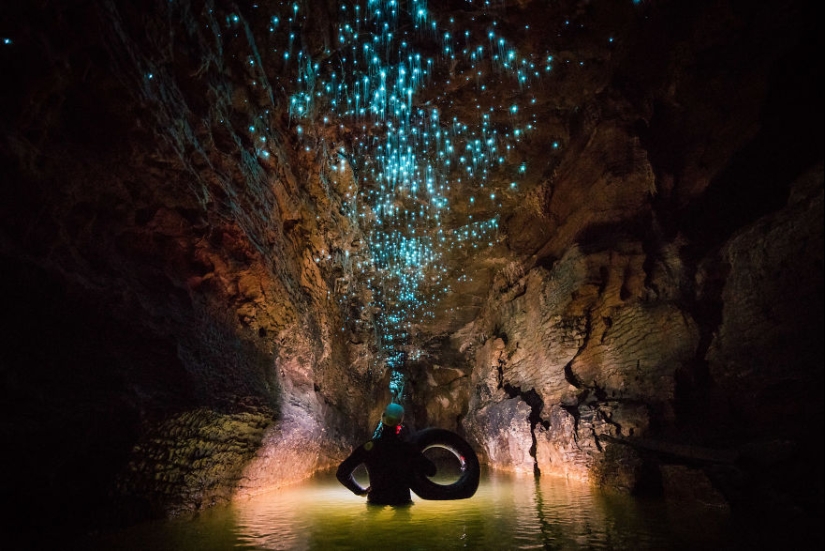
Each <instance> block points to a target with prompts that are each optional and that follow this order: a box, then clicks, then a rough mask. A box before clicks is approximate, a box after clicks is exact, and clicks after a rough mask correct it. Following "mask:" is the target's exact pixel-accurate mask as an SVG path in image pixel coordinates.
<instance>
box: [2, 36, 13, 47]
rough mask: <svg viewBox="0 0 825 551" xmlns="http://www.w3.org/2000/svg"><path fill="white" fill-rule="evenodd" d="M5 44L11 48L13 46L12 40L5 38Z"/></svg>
mask: <svg viewBox="0 0 825 551" xmlns="http://www.w3.org/2000/svg"><path fill="white" fill-rule="evenodd" d="M3 44H5V45H6V46H11V45H12V40H11V38H3Z"/></svg>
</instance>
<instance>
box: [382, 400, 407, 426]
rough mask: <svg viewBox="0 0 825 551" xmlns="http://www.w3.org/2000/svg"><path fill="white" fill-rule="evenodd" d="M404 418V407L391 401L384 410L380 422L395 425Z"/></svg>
mask: <svg viewBox="0 0 825 551" xmlns="http://www.w3.org/2000/svg"><path fill="white" fill-rule="evenodd" d="M403 420H404V408H403V407H401V405H400V404H395V403H392V404H390V405H388V406H387V408H386V409H385V410H384V414H383V415H382V416H381V422H382V423H383V424H385V425H386V426H388V427H395V426H397V425H400V424H401V421H403Z"/></svg>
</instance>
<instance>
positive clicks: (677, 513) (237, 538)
mask: <svg viewBox="0 0 825 551" xmlns="http://www.w3.org/2000/svg"><path fill="white" fill-rule="evenodd" d="M364 482H365V481H364ZM414 499H415V498H414ZM727 526H728V524H727V519H726V517H725V515H724V514H722V513H721V512H720V511H716V510H709V509H702V510H689V509H685V508H683V507H682V508H680V507H676V508H671V507H667V506H666V505H665V504H664V502H661V501H639V500H636V499H633V498H630V497H625V496H608V495H604V494H601V493H599V492H595V491H593V490H592V489H591V488H589V487H588V486H586V485H582V484H580V483H577V482H569V481H565V480H561V479H554V478H549V477H544V478H540V479H534V478H532V477H515V476H511V475H504V474H491V473H486V474H485V475H484V476H483V477H482V481H481V484H480V486H479V489H478V492H477V493H476V495H475V496H474V497H472V498H471V499H466V500H460V501H426V500H422V499H415V503H414V504H413V505H410V506H403V507H390V506H374V505H367V504H366V502H365V500H364V498H359V497H356V496H354V495H352V494H351V493H350V492H349V491H348V490H346V489H345V488H343V487H342V486H341V485H340V484H338V482H337V481H336V480H335V478H334V477H333V476H332V475H331V474H325V475H322V476H318V477H315V478H314V479H312V480H310V481H308V482H306V483H304V484H301V485H298V486H294V487H290V488H286V489H283V490H279V491H276V492H273V493H270V494H267V495H263V496H258V497H255V498H252V499H250V500H248V501H244V502H241V503H236V504H234V505H232V506H231V507H227V508H220V509H214V510H210V511H208V512H206V513H204V514H203V515H201V516H200V517H199V518H198V519H196V520H191V521H178V522H166V523H155V524H148V525H143V526H140V527H135V528H133V529H131V530H128V531H126V532H123V533H120V534H114V535H108V536H101V537H98V538H97V539H96V540H95V541H91V542H88V545H87V547H86V548H87V549H109V550H116V549H123V550H132V549H141V550H143V549H153V550H165V549H168V550H174V551H190V550H196V549H197V550H199V551H209V550H222V551H223V550H228V549H241V550H321V549H323V550H328V549H339V550H347V549H352V550H355V549H358V550H362V549H393V550H395V549H404V550H432V549H438V550H451V549H491V550H493V549H494V550H502V549H505V550H506V549H558V550H566V549H633V550H638V549H724V548H733V546H732V545H730V541H729V538H728V537H727V535H726V534H727V532H726V530H727Z"/></svg>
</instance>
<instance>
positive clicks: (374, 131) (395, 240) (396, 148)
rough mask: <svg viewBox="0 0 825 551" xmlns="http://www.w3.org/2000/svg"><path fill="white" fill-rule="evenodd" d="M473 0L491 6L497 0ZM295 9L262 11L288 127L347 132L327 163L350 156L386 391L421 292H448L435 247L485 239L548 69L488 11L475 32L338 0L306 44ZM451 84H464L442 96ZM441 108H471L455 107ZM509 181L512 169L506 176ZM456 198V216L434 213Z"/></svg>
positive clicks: (414, 7)
mask: <svg viewBox="0 0 825 551" xmlns="http://www.w3.org/2000/svg"><path fill="white" fill-rule="evenodd" d="M468 3H472V2H468ZM477 4H479V5H483V6H482V8H487V7H489V8H498V7H500V6H499V4H501V2H477ZM303 9H304V8H303V5H302V4H299V3H297V2H296V3H292V4H291V5H290V6H289V9H288V10H287V12H286V13H284V14H281V15H277V16H271V17H270V18H269V31H270V33H274V34H279V33H280V38H281V40H280V41H279V42H278V44H280V45H281V51H280V52H279V55H280V56H281V57H282V60H283V62H284V65H285V66H287V67H291V68H292V71H293V72H294V73H293V74H294V75H295V76H294V83H295V86H294V88H293V89H292V91H291V92H290V96H289V106H288V109H289V115H290V117H291V119H292V120H293V121H295V123H296V124H295V126H294V129H295V132H296V134H297V135H299V136H300V137H302V138H304V139H307V140H310V138H312V139H313V140H314V143H317V135H318V134H319V133H320V132H323V127H324V126H330V127H331V126H336V127H339V128H342V129H344V128H345V129H347V130H348V131H349V132H350V133H351V136H352V139H351V141H350V142H349V143H348V144H347V146H346V148H343V147H342V148H341V150H340V151H339V154H340V157H341V159H342V160H341V163H340V166H338V165H336V164H332V165H331V166H330V167H329V169H328V170H329V172H330V175H329V177H330V178H331V179H332V180H335V179H336V177H341V176H342V175H343V173H344V172H345V171H346V169H347V168H352V169H354V168H355V167H354V166H353V167H347V166H346V164H347V162H346V160H350V161H351V162H352V163H353V165H355V166H357V181H356V182H355V184H356V186H355V187H356V188H357V189H354V190H353V194H354V195H357V198H356V200H355V203H356V208H357V210H358V212H357V215H358V217H359V220H360V224H361V227H362V229H363V230H364V231H365V234H366V237H367V242H368V246H369V252H370V254H369V259H368V260H367V263H368V264H369V265H370V268H371V270H370V273H371V274H372V275H371V277H369V278H367V284H368V285H369V286H370V291H371V296H372V297H373V300H374V304H373V305H372V306H373V307H374V310H375V311H377V312H378V314H377V316H376V319H375V324H376V329H377V331H378V336H379V339H380V342H381V346H382V351H383V359H384V361H385V362H386V364H387V366H388V367H389V368H390V369H391V370H392V373H393V378H392V381H393V382H392V384H391V391H392V392H393V394H395V395H399V394H401V393H402V392H403V386H404V385H403V376H402V375H401V374H400V373H401V372H400V371H398V370H400V369H401V368H402V367H403V363H404V361H405V359H408V358H410V357H411V354H412V355H414V354H415V346H413V345H412V343H411V340H412V339H413V337H414V335H415V326H416V325H417V324H419V323H421V322H425V321H426V320H427V319H428V318H432V317H433V305H434V304H435V302H436V301H438V300H439V299H440V298H441V297H443V296H444V294H446V293H449V292H451V286H450V284H449V283H448V282H447V281H448V277H447V276H448V275H449V271H448V267H447V266H446V262H444V259H445V258H446V255H447V254H448V253H449V254H454V253H455V252H456V249H466V250H473V249H478V248H480V247H485V248H486V247H489V246H491V245H493V244H495V242H496V241H497V234H498V224H499V218H498V215H497V208H498V207H499V206H500V201H501V200H502V198H500V197H497V195H496V193H495V192H494V190H493V189H492V186H490V181H491V179H493V178H508V179H512V178H518V177H519V176H520V175H523V174H524V173H525V172H526V171H527V165H526V163H525V162H523V161H518V162H515V163H514V162H513V159H512V155H511V154H512V153H513V151H514V149H515V148H516V147H517V144H518V142H519V141H520V140H522V139H523V138H524V137H525V136H526V135H527V134H529V133H530V132H531V131H533V130H534V129H535V128H536V124H537V121H536V120H535V118H534V117H535V116H534V115H530V114H529V113H530V111H531V110H530V109H529V107H530V106H531V105H533V104H535V102H536V100H535V98H534V97H533V96H532V94H531V93H530V88H531V86H533V85H534V84H535V83H536V82H538V81H539V80H540V79H542V78H543V77H544V76H545V75H547V74H550V73H551V72H552V70H553V63H554V57H553V55H551V54H550V53H549V52H546V53H544V54H542V55H540V56H536V55H535V54H533V55H530V56H524V55H521V54H520V53H519V51H518V49H517V48H516V47H515V45H514V44H512V43H511V42H510V41H509V40H508V39H507V38H506V37H505V36H503V35H502V34H501V33H500V31H499V30H498V23H497V22H496V21H495V18H493V17H489V18H488V19H489V21H490V23H489V26H488V28H487V29H486V30H485V31H484V32H483V33H482V34H478V35H476V34H474V32H471V31H470V30H468V29H467V28H464V26H466V27H468V28H469V27H470V26H471V25H467V21H464V22H463V23H461V22H458V21H456V19H454V18H450V19H449V21H446V22H444V23H441V22H439V21H437V20H436V19H435V17H433V15H432V13H431V12H430V10H429V8H428V6H427V3H426V1H425V0H406V1H399V0H361V1H351V2H344V3H341V4H340V5H339V6H338V14H337V21H338V23H337V27H336V29H335V32H334V33H333V36H332V40H331V41H330V43H328V44H326V47H325V49H324V50H323V51H317V50H316V51H314V53H312V54H311V53H310V52H309V51H307V50H304V49H303V48H300V47H299V44H300V25H301V23H302V22H305V21H307V16H306V14H304V13H302V10H303ZM230 23H231V22H230ZM474 27H476V28H477V26H474ZM508 82H509V83H510V84H509V85H508V84H507V83H508ZM502 83H504V84H505V86H509V89H510V90H511V93H508V94H507V97H508V99H507V102H506V104H501V101H503V100H501V99H499V100H497V103H496V104H491V102H490V101H486V102H484V104H482V101H480V97H481V96H483V95H484V94H485V93H487V92H488V90H489V89H491V88H492V86H491V85H492V84H495V87H496V88H499V89H500V88H501V85H502ZM451 89H452V90H456V89H461V90H470V91H472V92H473V93H474V94H475V95H476V97H475V98H474V99H472V100H470V103H469V104H464V103H462V104H461V105H453V103H452V101H455V100H451V99H450V97H448V91H450V90H451ZM468 107H469V108H470V109H469V110H468ZM451 112H457V113H459V112H460V113H462V114H463V116H464V117H466V116H467V113H468V112H472V113H473V115H472V116H471V118H470V119H469V120H462V119H460V118H459V117H458V116H449V115H447V113H451ZM309 123H311V124H309ZM316 128H318V129H320V130H310V129H316ZM311 132H314V133H315V135H314V136H312V137H310V136H308V135H307V134H309V133H311ZM555 147H558V144H555ZM505 181H506V180H505ZM517 188H518V182H516V181H513V182H512V183H511V184H510V190H511V191H515V190H517ZM457 212H460V213H461V214H462V215H464V216H466V217H467V218H469V223H466V224H464V225H462V226H461V227H457V228H456V227H452V226H450V225H448V221H449V220H452V219H454V218H455V217H453V216H452V215H453V214H455V213H457ZM474 216H476V217H477V218H478V219H476V220H474Z"/></svg>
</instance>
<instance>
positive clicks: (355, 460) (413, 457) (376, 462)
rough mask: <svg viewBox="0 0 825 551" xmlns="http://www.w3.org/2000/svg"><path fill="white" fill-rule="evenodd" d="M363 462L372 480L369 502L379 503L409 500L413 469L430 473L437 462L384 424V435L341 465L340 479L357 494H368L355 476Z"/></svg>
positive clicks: (407, 501) (398, 503)
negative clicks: (354, 472) (354, 473)
mask: <svg viewBox="0 0 825 551" xmlns="http://www.w3.org/2000/svg"><path fill="white" fill-rule="evenodd" d="M361 464H364V465H366V467H367V473H368V474H369V479H370V487H369V494H368V495H367V501H369V502H370V503H375V504H380V505H401V504H404V503H409V502H410V501H412V499H411V498H410V484H411V482H412V477H413V472H415V471H416V470H419V471H420V472H422V473H424V474H426V475H427V476H433V475H434V474H435V472H436V466H435V464H434V463H433V462H432V461H430V460H429V459H427V458H426V457H425V456H424V454H422V453H421V452H420V451H418V448H416V447H415V446H414V445H413V444H410V443H409V442H407V441H406V440H404V439H402V438H400V437H399V436H398V434H397V431H396V427H384V430H383V431H382V432H381V436H379V437H378V438H373V439H372V440H370V441H369V442H367V443H366V444H363V445H362V446H359V447H358V448H356V449H355V451H353V452H352V454H351V455H350V456H349V457H347V458H346V459H345V460H344V461H343V462H342V463H341V465H339V466H338V472H337V473H336V476H337V477H338V480H339V481H340V482H341V484H343V485H344V486H346V487H347V488H349V489H350V490H351V491H352V492H353V493H354V494H355V495H364V494H365V493H367V489H366V488H362V487H361V486H360V485H359V484H358V482H356V481H355V478H353V476H352V473H353V471H355V469H356V468H357V467H358V466H359V465H361Z"/></svg>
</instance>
